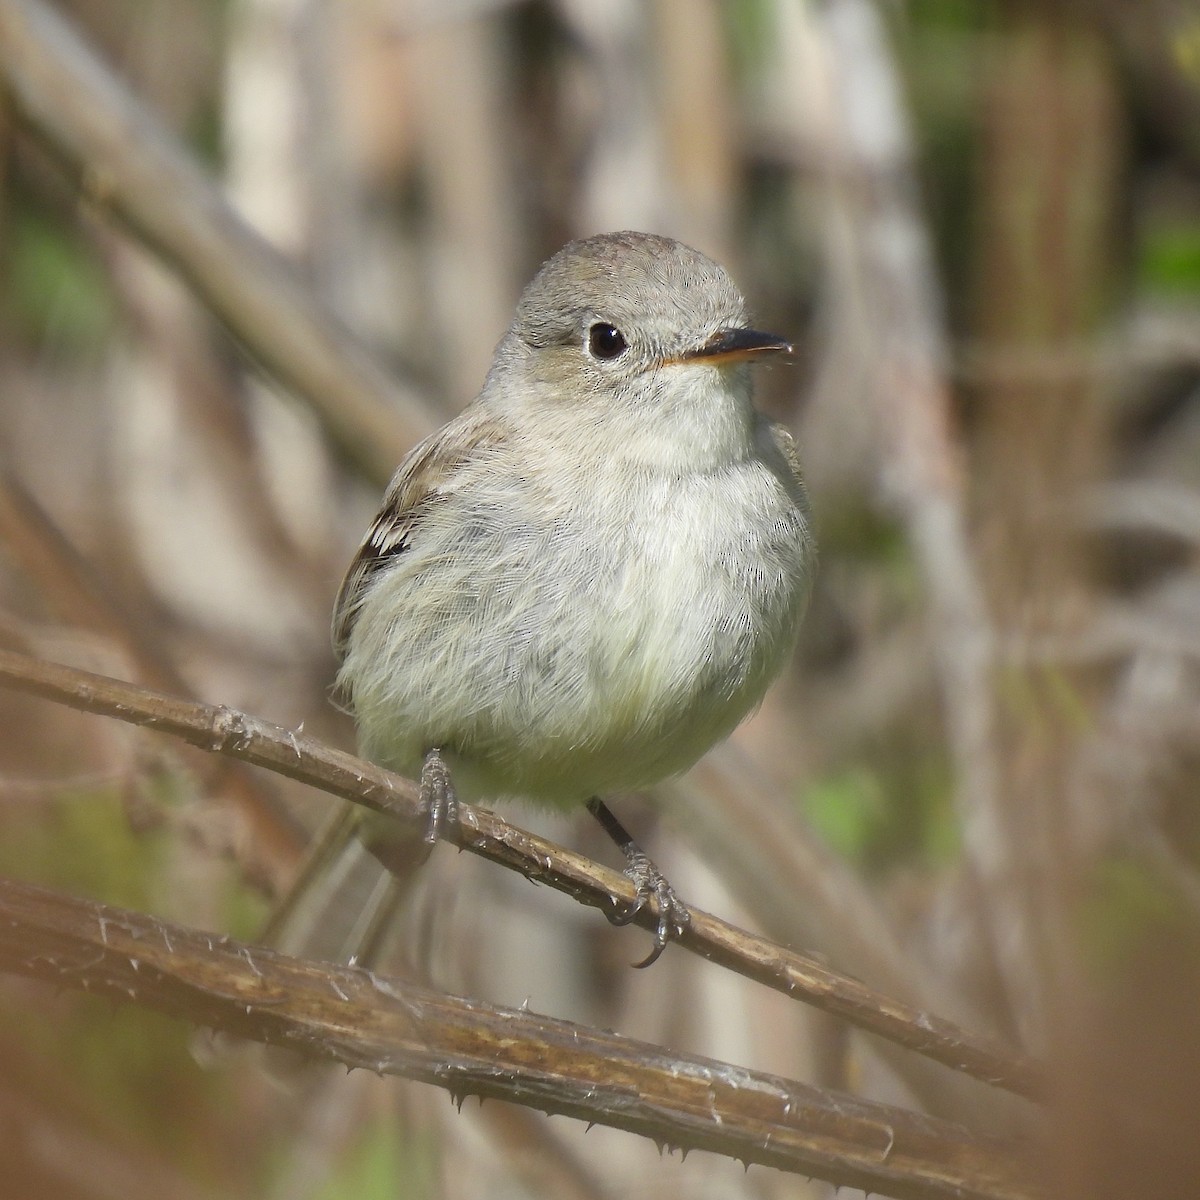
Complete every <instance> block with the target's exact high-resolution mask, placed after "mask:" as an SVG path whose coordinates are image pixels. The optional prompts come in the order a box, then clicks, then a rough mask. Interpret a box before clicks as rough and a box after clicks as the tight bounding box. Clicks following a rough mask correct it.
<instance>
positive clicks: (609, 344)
mask: <svg viewBox="0 0 1200 1200" xmlns="http://www.w3.org/2000/svg"><path fill="white" fill-rule="evenodd" d="M587 346H588V353H589V354H591V356H592V357H593V358H598V359H600V360H601V361H602V362H611V361H612V360H613V359H614V358H620V357H621V355H622V354H624V353H625V351H626V350H627V349H629V343H628V342H626V340H625V335H624V334H623V333H622V332H621V331H620V330H619V329H618V328H617V327H616V326H615V325H609V324H608V323H607V322H605V321H597V322H596V323H595V324H594V325H592V326H591V327H590V328H589V329H588V334H587Z"/></svg>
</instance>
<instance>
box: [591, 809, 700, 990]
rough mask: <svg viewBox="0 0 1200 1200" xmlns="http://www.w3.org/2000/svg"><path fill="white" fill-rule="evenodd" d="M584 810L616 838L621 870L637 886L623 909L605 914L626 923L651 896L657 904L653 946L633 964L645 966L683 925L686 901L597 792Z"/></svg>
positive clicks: (685, 914)
mask: <svg viewBox="0 0 1200 1200" xmlns="http://www.w3.org/2000/svg"><path fill="white" fill-rule="evenodd" d="M587 808H588V812H590V813H591V814H592V816H593V817H595V818H596V820H597V821H599V822H600V825H601V826H602V828H603V829H604V832H605V833H607V834H608V836H609V837H610V838H612V840H613V841H614V842H616V844H617V846H618V847H619V849H620V851H621V853H622V854H623V855H625V863H626V867H625V874H626V875H627V876H628V878H629V879H630V880H632V881H633V886H634V887H635V888H637V899H636V900H635V901H634V902H633V903H632V904H631V905H630V906H629V907H628V908H627V909H625V911H624V912H615V911H614V912H609V913H606V914H605V915H606V916H607V917H608V919H609V920H610V921H611V922H612V923H613V924H614V925H628V924H629V922H630V921H632V920H633V919H634V917H636V916H637V915H638V913H640V912H641V911H642V909H643V908H645V907H646V905H647V904H648V903H649V901H650V898H651V897H653V898H654V902H655V905H656V906H657V908H658V928H657V929H656V930H655V931H654V949H652V950H651V951H650V953H649V955H647V956H646V958H644V959H643V960H642V961H641V962H639V963H634V964H633V965H634V966H635V967H648V966H650V964H651V963H653V962H657V960H658V956H659V955H660V954H662V952H663V951H664V950H665V949H666V948H667V943H668V942H669V941H670V940H671V939H672V938H673V937H678V936H679V935H680V934H682V933H683V931H684V930H685V929H686V928H687V926H688V922H689V920H690V917H689V915H688V910H687V905H685V904H684V903H683V901H682V900H680V899H679V897H678V896H676V895H675V889H674V888H673V887H671V885H670V884H669V883H668V882H667V877H666V876H665V875H664V874H663V873H662V872H661V871H660V870H659V869H658V867H656V866H655V865H654V862H653V861H652V860H651V858H650V856H649V855H648V854H647V853H646V852H645V851H644V850H643V849H642V848H641V847H640V846H639V845H638V844H637V842H635V841H634V840H633V836H632V835H631V834H630V832H629V831H628V830H627V829H626V828H625V826H624V825H622V824H621V822H620V821H618V820H617V818H616V817H615V816H614V815H613V812H612V810H611V809H610V808H609V807H608V805H607V804H605V803H604V801H603V800H601V799H600V798H599V796H593V797H592V798H591V799H590V800H589V801H588V804H587Z"/></svg>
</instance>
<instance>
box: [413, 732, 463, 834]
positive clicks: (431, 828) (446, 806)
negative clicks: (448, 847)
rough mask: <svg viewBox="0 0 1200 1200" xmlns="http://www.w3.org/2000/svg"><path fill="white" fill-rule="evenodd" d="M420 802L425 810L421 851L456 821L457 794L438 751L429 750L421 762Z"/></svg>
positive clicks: (448, 771) (444, 761) (447, 768)
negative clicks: (423, 845)
mask: <svg viewBox="0 0 1200 1200" xmlns="http://www.w3.org/2000/svg"><path fill="white" fill-rule="evenodd" d="M421 804H422V807H423V808H424V809H425V832H424V834H423V835H422V837H421V840H422V841H423V842H424V844H425V847H426V849H425V854H429V852H430V851H431V850H432V849H433V847H434V846H436V845H437V843H438V842H439V841H441V839H442V838H443V837H444V836H445V834H446V831H447V830H448V829H449V828H450V827H451V826H452V825H456V824H457V823H458V796H457V794H456V793H455V791H454V782H453V780H451V778H450V768H449V767H448V766H446V760H445V759H444V758H442V755H441V752H440V751H438V750H430V751H429V753H428V754H426V755H425V761H424V762H423V763H422V764H421Z"/></svg>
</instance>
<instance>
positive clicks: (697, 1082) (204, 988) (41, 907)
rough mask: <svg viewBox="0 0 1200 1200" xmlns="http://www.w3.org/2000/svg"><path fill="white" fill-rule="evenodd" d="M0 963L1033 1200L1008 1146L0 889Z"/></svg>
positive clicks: (794, 1161)
mask: <svg viewBox="0 0 1200 1200" xmlns="http://www.w3.org/2000/svg"><path fill="white" fill-rule="evenodd" d="M0 968H2V969H5V970H8V971H12V972H15V973H18V974H21V975H25V976H29V977H33V978H36V979H41V980H45V981H47V982H50V983H53V984H55V985H57V986H60V987H63V986H65V987H71V988H78V989H81V990H84V991H88V992H90V993H93V994H98V995H104V996H110V997H115V998H117V999H121V1000H131V1001H133V1002H134V1003H136V1004H138V1005H141V1006H143V1007H147V1008H152V1009H155V1010H157V1011H160V1012H165V1013H168V1014H171V1015H173V1016H177V1017H182V1018H183V1019H185V1020H188V1021H192V1022H195V1023H199V1024H202V1025H206V1026H211V1027H214V1028H216V1029H219V1030H221V1031H222V1032H226V1033H230V1034H233V1035H235V1036H238V1037H243V1038H252V1039H255V1040H257V1041H263V1042H269V1043H272V1044H276V1045H282V1046H286V1047H289V1048H292V1049H295V1050H298V1051H300V1052H301V1053H303V1054H306V1055H311V1056H314V1057H318V1058H325V1059H331V1060H334V1061H337V1062H340V1063H343V1064H345V1065H346V1066H348V1067H351V1068H353V1067H364V1068H367V1069H369V1070H374V1071H377V1072H379V1073H381V1074H393V1075H402V1076H404V1077H406V1078H409V1079H415V1080H419V1081H422V1082H425V1083H431V1084H434V1085H436V1086H438V1087H441V1088H445V1089H446V1090H447V1091H449V1092H450V1094H451V1096H452V1097H453V1098H454V1099H456V1100H457V1101H458V1102H459V1104H461V1103H462V1100H463V1099H464V1098H465V1097H467V1096H470V1095H477V1096H479V1097H480V1100H481V1101H482V1100H483V1099H486V1098H497V1099H504V1100H509V1101H513V1102H515V1103H517V1104H522V1105H525V1106H527V1107H530V1108H536V1109H540V1110H542V1111H544V1112H547V1113H551V1114H554V1113H559V1114H565V1115H567V1116H572V1117H576V1118H578V1119H580V1120H586V1121H589V1122H591V1123H595V1124H601V1125H607V1126H611V1127H613V1128H616V1129H623V1130H626V1131H628V1132H631V1133H636V1134H640V1135H642V1136H645V1137H650V1138H653V1139H655V1140H656V1141H658V1142H659V1143H660V1144H666V1145H669V1146H672V1147H675V1146H678V1147H680V1148H681V1149H683V1150H691V1149H704V1150H708V1151H711V1152H713V1153H717V1154H722V1155H727V1156H731V1157H734V1158H738V1159H741V1160H743V1161H745V1162H746V1163H747V1164H749V1163H751V1162H754V1163H762V1164H765V1165H769V1166H774V1167H778V1168H780V1169H782V1170H786V1171H793V1172H800V1173H803V1174H806V1175H816V1176H820V1177H821V1178H823V1179H828V1180H829V1181H830V1182H832V1183H834V1184H835V1185H836V1186H838V1187H843V1186H846V1187H858V1188H863V1189H865V1190H867V1191H868V1192H882V1193H886V1194H887V1195H889V1196H895V1197H898V1198H901V1200H905V1198H912V1200H933V1198H935V1197H955V1198H957V1200H963V1198H966V1197H975V1198H977V1200H1029V1198H1030V1197H1032V1196H1033V1195H1035V1192H1034V1188H1033V1185H1032V1182H1031V1180H1030V1179H1029V1177H1028V1175H1027V1173H1026V1171H1025V1168H1024V1164H1023V1163H1022V1162H1021V1160H1020V1159H1019V1158H1018V1156H1017V1155H1016V1154H1015V1153H1014V1148H1013V1147H1012V1146H1011V1145H1007V1144H1005V1143H1003V1142H1001V1141H999V1140H997V1139H991V1138H984V1137H978V1136H973V1135H971V1134H970V1133H968V1132H967V1131H966V1130H964V1129H962V1128H961V1127H959V1126H956V1125H952V1124H950V1123H948V1122H944V1121H938V1120H935V1119H933V1118H930V1117H923V1116H920V1115H917V1114H914V1113H910V1112H906V1111H904V1110H903V1109H897V1108H892V1107H890V1106H887V1105H882V1104H874V1103H870V1102H867V1101H863V1100H858V1099H856V1098H854V1097H851V1096H845V1095H839V1094H835V1093H830V1092H824V1091H821V1090H820V1089H817V1088H813V1087H811V1086H809V1085H807V1084H802V1083H798V1082H794V1081H792V1080H788V1079H783V1078H780V1077H778V1076H773V1075H767V1074H763V1073H760V1072H753V1071H747V1070H744V1069H743V1068H740V1067H736V1066H732V1065H730V1064H728V1063H722V1062H717V1061H715V1060H712V1059H704V1058H693V1057H686V1056H681V1055H676V1054H670V1053H666V1052H664V1051H662V1050H660V1049H659V1048H657V1047H655V1046H653V1045H649V1044H646V1043H642V1042H635V1041H632V1040H630V1039H627V1038H622V1037H620V1036H618V1035H616V1034H613V1033H605V1032H601V1031H597V1030H592V1029H588V1028H586V1027H584V1026H580V1025H575V1024H572V1023H570V1022H566V1021H559V1020H555V1019H553V1018H548V1017H542V1016H537V1015H535V1014H533V1013H530V1012H527V1011H523V1010H520V1009H506V1008H499V1007H495V1006H492V1005H488V1004H484V1003H482V1002H480V1001H477V1000H464V999H460V998H457V997H453V996H447V995H443V994H440V993H437V992H433V991H430V990H429V989H426V988H422V987H417V986H415V985H412V984H409V983H406V982H402V981H400V980H396V979H383V978H380V977H378V976H376V975H375V974H374V973H373V972H370V971H365V970H362V969H361V968H356V967H338V966H332V965H329V964H326V963H316V962H307V961H304V960H302V959H295V958H290V957H288V956H286V955H282V954H279V953H277V952H276V951H272V950H267V949H263V948H260V947H251V946H247V945H244V944H241V943H238V942H235V941H232V940H231V939H228V938H225V937H219V936H214V935H212V934H205V933H199V932H197V931H194V930H190V929H186V928H183V927H180V926H177V925H171V924H168V923H167V922H165V921H160V920H158V919H156V918H153V917H148V916H145V915H144V914H141V913H132V912H127V911H124V910H122V909H116V908H110V907H108V906H106V905H102V904H98V903H95V902H90V901H81V900H75V899H71V898H69V897H65V896H61V895H58V894H56V893H53V892H48V891H45V890H43V889H40V888H34V887H30V886H28V885H25V884H19V883H14V882H11V881H3V880H0Z"/></svg>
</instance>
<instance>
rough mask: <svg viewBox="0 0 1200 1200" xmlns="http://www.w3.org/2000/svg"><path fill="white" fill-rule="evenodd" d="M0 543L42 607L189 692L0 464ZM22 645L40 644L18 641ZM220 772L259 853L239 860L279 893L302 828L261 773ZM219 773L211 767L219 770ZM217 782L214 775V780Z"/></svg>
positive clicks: (157, 680)
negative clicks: (256, 775)
mask: <svg viewBox="0 0 1200 1200" xmlns="http://www.w3.org/2000/svg"><path fill="white" fill-rule="evenodd" d="M0 547H3V549H4V552H5V554H6V556H7V557H8V558H9V559H10V560H11V561H12V562H14V563H15V564H16V565H17V566H18V567H20V569H21V570H22V571H23V572H24V574H25V576H26V577H27V579H28V580H29V582H30V583H31V584H32V585H33V586H34V587H35V588H37V589H38V591H39V594H40V600H41V604H42V607H43V611H46V612H55V613H56V614H57V615H58V616H59V618H60V619H61V620H62V621H63V622H65V623H67V624H69V625H71V626H72V627H74V628H77V629H87V630H89V631H91V632H94V633H98V634H100V635H102V636H103V637H104V639H105V641H106V642H107V643H108V644H110V645H112V646H113V647H115V648H116V650H117V651H118V652H119V654H120V655H121V657H122V659H123V660H124V661H125V662H126V663H128V664H130V665H131V669H132V670H133V671H134V672H135V673H136V674H137V676H138V677H139V678H141V679H145V680H148V681H149V682H150V683H152V684H153V685H154V686H155V687H159V688H164V689H166V690H168V691H171V692H176V693H185V694H190V692H191V688H190V687H189V686H188V684H187V682H186V681H185V680H184V678H183V676H182V675H180V673H179V672H178V671H177V670H176V669H175V666H174V664H173V662H172V661H171V658H170V656H169V654H168V653H167V650H166V648H165V647H164V646H162V645H160V644H159V643H158V641H157V639H155V638H154V637H153V635H152V634H149V633H148V632H147V630H146V629H145V628H144V627H143V626H141V625H139V624H138V622H137V621H136V620H135V619H134V618H133V617H132V616H131V615H130V614H129V612H128V611H127V610H126V609H125V608H123V607H122V605H121V604H120V603H119V601H118V600H117V598H116V597H115V596H114V595H112V594H111V593H110V592H109V590H108V589H107V588H106V586H105V581H104V580H103V579H102V578H101V577H100V575H99V574H98V572H97V571H96V570H95V569H94V567H93V566H92V565H91V564H90V563H88V562H87V560H86V559H84V558H83V556H82V555H80V554H79V552H78V551H77V550H76V548H75V546H74V545H73V544H72V543H71V542H70V541H69V540H68V538H67V537H66V535H65V534H64V533H63V532H62V530H61V529H60V528H59V527H58V525H56V524H55V523H54V521H53V520H52V519H51V518H50V515H49V514H48V513H47V512H46V511H45V510H44V509H43V508H42V506H41V505H40V504H39V503H38V502H37V500H36V499H35V498H34V497H33V496H32V495H31V494H30V492H29V491H28V490H27V489H26V488H25V487H24V486H23V485H22V484H21V482H20V481H19V480H18V479H17V477H16V476H15V475H14V474H12V472H10V471H8V470H6V469H5V468H4V467H3V466H2V465H0ZM20 644H21V646H22V649H28V650H33V649H37V647H36V646H26V645H24V643H23V642H21V643H20ZM207 761H208V762H210V763H213V765H214V766H216V767H217V769H218V770H219V771H220V772H221V776H222V777H221V790H222V792H223V793H224V795H225V796H226V797H227V798H228V799H229V800H231V801H232V802H233V803H234V805H236V807H237V809H238V811H239V812H240V813H241V814H242V816H243V817H244V819H245V820H246V822H247V826H248V829H249V831H250V836H249V837H248V838H246V839H245V841H246V842H247V843H249V844H252V846H253V852H252V853H249V854H240V855H239V857H238V865H239V867H240V868H241V869H242V870H243V872H244V873H245V874H246V875H247V876H248V877H249V878H250V879H252V880H253V881H254V882H256V883H266V884H267V885H268V886H269V887H270V889H271V890H272V891H275V892H277V891H279V890H280V889H281V887H282V880H283V878H284V877H285V876H286V875H287V874H288V873H290V872H291V871H292V870H294V868H295V865H296V861H297V859H298V858H299V856H300V853H301V851H302V848H303V845H302V844H303V837H302V834H301V830H300V829H299V827H298V826H297V825H296V823H295V822H294V821H291V820H289V819H288V817H287V814H286V812H285V811H284V809H283V807H282V805H281V803H280V801H279V799H278V798H277V797H276V796H274V795H273V794H272V792H271V790H270V789H269V788H267V787H264V786H263V780H262V779H261V777H255V775H254V773H253V772H250V771H247V770H245V769H244V768H243V767H241V766H238V765H231V764H222V763H220V762H219V760H218V761H214V760H211V759H210V760H207ZM215 773H216V772H210V774H213V775H215ZM209 782H211V780H209Z"/></svg>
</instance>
